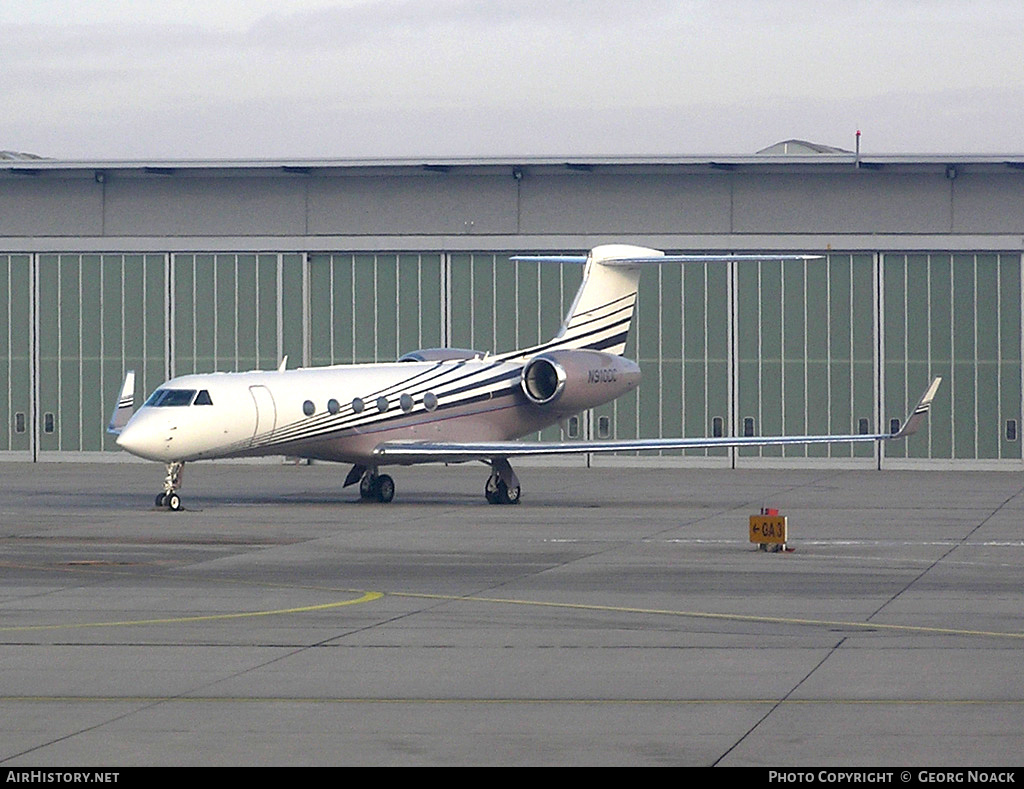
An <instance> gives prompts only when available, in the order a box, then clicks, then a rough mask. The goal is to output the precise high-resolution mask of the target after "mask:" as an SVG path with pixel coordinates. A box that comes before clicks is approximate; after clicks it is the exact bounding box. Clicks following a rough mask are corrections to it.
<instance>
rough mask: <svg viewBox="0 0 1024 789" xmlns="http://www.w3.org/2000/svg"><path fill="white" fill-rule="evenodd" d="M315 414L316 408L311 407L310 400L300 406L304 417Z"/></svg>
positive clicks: (311, 402)
mask: <svg viewBox="0 0 1024 789" xmlns="http://www.w3.org/2000/svg"><path fill="white" fill-rule="evenodd" d="M315 412H316V406H315V405H313V401H312V400H307V401H306V402H304V403H303V404H302V413H304V414H305V415H306V416H313V414H314V413H315Z"/></svg>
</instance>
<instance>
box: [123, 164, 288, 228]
mask: <svg viewBox="0 0 1024 789" xmlns="http://www.w3.org/2000/svg"><path fill="white" fill-rule="evenodd" d="M305 203H306V196H305V182H304V181H303V177H302V176H283V177H281V178H270V177H268V178H240V179H239V178H236V179H232V178H193V177H188V178H185V177H182V178H178V177H175V176H173V175H168V176H161V177H154V178H118V177H111V178H108V179H107V183H106V217H105V221H104V228H105V232H106V234H107V235H113V236H122V235H169V236H182V235H184V236H208V235H243V236H244V235H304V234H305V230H306V224H305Z"/></svg>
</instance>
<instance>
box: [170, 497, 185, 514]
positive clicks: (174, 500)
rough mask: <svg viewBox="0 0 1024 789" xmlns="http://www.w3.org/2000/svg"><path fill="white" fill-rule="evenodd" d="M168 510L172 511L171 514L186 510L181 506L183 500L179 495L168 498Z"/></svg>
mask: <svg viewBox="0 0 1024 789" xmlns="http://www.w3.org/2000/svg"><path fill="white" fill-rule="evenodd" d="M167 509H169V510H171V512H181V510H182V509H184V508H183V507H182V506H181V498H180V497H179V496H178V494H177V493H172V494H170V495H169V496H168V497H167Z"/></svg>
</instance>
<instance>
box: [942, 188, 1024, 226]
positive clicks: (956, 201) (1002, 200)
mask: <svg viewBox="0 0 1024 789" xmlns="http://www.w3.org/2000/svg"><path fill="white" fill-rule="evenodd" d="M1022 229H1024V178H1022V177H1021V176H1020V175H988V174H985V175H958V176H957V178H956V181H955V182H954V183H953V232H954V233H963V232H967V233H970V232H974V233H1020V232H1021V231H1022Z"/></svg>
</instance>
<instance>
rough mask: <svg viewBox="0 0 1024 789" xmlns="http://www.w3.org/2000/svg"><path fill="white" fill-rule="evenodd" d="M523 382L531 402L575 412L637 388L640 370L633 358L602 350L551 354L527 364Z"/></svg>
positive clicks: (541, 355) (535, 358) (531, 360)
mask: <svg viewBox="0 0 1024 789" xmlns="http://www.w3.org/2000/svg"><path fill="white" fill-rule="evenodd" d="M520 383H521V386H522V389H523V393H524V394H525V395H526V398H527V399H528V400H529V401H530V402H531V403H534V404H535V405H538V406H544V407H551V408H555V409H556V410H557V411H559V412H565V413H576V412H578V411H582V410H584V409H587V408H593V407H594V406H598V405H601V404H602V403H607V402H608V401H610V400H614V399H615V398H616V397H619V396H620V395H622V394H625V393H626V392H628V391H630V390H631V389H634V388H636V386H637V385H638V384H639V383H640V368H639V367H638V366H637V365H636V363H635V362H633V361H631V360H630V359H626V358H623V357H622V356H615V355H614V354H610V353H603V352H601V351H587V350H564V351H551V352H550V353H542V354H538V355H537V356H534V357H533V358H532V359H530V361H528V362H527V363H526V365H525V366H524V367H523V372H522V378H521V382H520Z"/></svg>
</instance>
